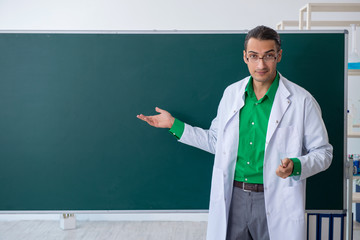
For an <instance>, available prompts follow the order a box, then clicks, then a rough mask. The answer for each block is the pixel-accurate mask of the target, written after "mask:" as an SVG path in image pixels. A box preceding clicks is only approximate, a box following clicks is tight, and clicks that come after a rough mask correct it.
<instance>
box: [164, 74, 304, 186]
mask: <svg viewBox="0 0 360 240" xmlns="http://www.w3.org/2000/svg"><path fill="white" fill-rule="evenodd" d="M279 78H280V77H279V73H277V75H276V78H275V80H274V82H273V83H272V84H271V86H270V88H269V90H268V91H267V93H266V94H265V96H264V97H263V98H261V99H259V100H258V99H257V98H256V95H255V93H254V89H253V85H252V81H253V79H252V77H250V80H249V83H248V85H247V87H246V89H245V103H244V106H243V107H242V108H241V110H240V114H239V146H238V155H237V162H236V168H235V180H237V181H240V182H248V183H263V163H264V152H265V139H266V133H267V125H268V122H269V117H270V112H271V108H272V105H273V102H274V98H275V95H276V91H277V88H278V86H279ZM184 128H185V124H184V123H183V122H182V121H180V120H178V119H175V122H174V124H173V126H172V128H171V129H170V130H169V132H170V133H171V134H172V135H173V136H174V137H176V138H177V139H180V138H181V136H182V134H183V132H184ZM291 160H292V161H293V162H294V170H293V173H292V175H291V176H295V175H300V174H301V163H300V160H299V159H298V158H291ZM279 165H280V159H279Z"/></svg>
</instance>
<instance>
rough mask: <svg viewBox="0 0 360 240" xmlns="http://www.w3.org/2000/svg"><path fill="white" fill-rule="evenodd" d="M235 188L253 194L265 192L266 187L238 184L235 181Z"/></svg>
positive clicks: (254, 184) (253, 184)
mask: <svg viewBox="0 0 360 240" xmlns="http://www.w3.org/2000/svg"><path fill="white" fill-rule="evenodd" d="M234 186H235V187H238V188H241V189H243V190H246V191H251V192H264V185H263V184H256V183H244V182H238V181H235V180H234Z"/></svg>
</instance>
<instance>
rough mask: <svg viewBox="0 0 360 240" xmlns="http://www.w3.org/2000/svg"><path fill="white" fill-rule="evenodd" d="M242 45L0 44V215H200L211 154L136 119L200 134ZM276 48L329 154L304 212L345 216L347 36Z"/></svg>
mask: <svg viewBox="0 0 360 240" xmlns="http://www.w3.org/2000/svg"><path fill="white" fill-rule="evenodd" d="M244 38H245V33H243V32H239V33H221V32H213V33H205V32H204V33H185V32H184V33H157V34H154V33H145V32H144V33H121V34H118V33H115V32H107V33H26V32H24V33H4V32H3V33H0V109H1V111H0V114H1V115H0V116H1V117H0V196H1V200H0V211H62V210H63V211H64V210H73V211H76V210H78V211H80V210H206V209H208V203H209V194H210V180H211V172H212V165H213V155H211V154H209V153H206V152H203V151H201V150H198V149H195V148H193V147H189V146H186V145H183V144H180V143H177V141H176V139H175V138H173V137H172V136H171V135H170V134H169V133H168V132H167V130H165V129H162V130H159V129H155V128H151V127H149V126H148V125H147V124H145V123H144V122H142V121H140V120H138V119H137V118H136V115H137V114H139V113H144V114H154V113H155V111H154V108H155V107H156V106H158V107H161V108H163V109H166V110H168V111H170V112H171V113H172V114H173V115H174V116H175V117H177V118H179V119H181V120H183V121H185V122H187V123H189V124H192V125H196V126H200V127H203V128H208V127H209V126H210V123H211V120H212V119H213V118H214V117H215V114H216V110H217V106H218V103H219V101H220V98H221V96H222V93H223V91H224V89H225V88H226V86H228V85H230V84H231V83H233V82H235V81H238V80H240V79H242V78H244V77H246V76H247V75H248V70H247V67H246V65H245V64H244V63H243V60H242V51H243V42H244ZM281 38H282V40H283V51H284V52H283V60H282V62H281V63H280V64H279V65H278V66H279V71H280V72H281V73H282V74H283V75H284V76H285V77H287V78H288V79H290V80H292V81H293V82H296V83H298V84H299V85H301V86H303V87H304V88H306V89H307V90H309V91H310V92H311V93H312V94H313V95H314V96H315V98H316V99H317V100H318V102H319V103H320V105H321V107H322V111H323V117H324V120H325V124H326V126H327V128H328V132H329V137H330V142H331V143H332V144H333V146H334V160H333V164H332V166H331V167H330V168H329V170H328V171H326V172H323V173H321V174H318V175H316V176H314V177H311V178H310V179H308V185H307V203H306V206H307V209H330V210H342V209H344V207H343V205H344V204H343V191H344V187H343V179H344V176H343V159H344V155H345V153H344V109H345V107H344V106H345V105H344V65H345V63H344V62H345V61H344V58H345V55H344V53H345V33H344V32H331V33H324V32H323V33H316V32H291V33H290V32H282V33H281ZM326 196H331V198H329V197H326Z"/></svg>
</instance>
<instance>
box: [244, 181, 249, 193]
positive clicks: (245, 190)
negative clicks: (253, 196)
mask: <svg viewBox="0 0 360 240" xmlns="http://www.w3.org/2000/svg"><path fill="white" fill-rule="evenodd" d="M242 190H243V191H244V192H251V190H247V189H245V183H244V182H243V186H242Z"/></svg>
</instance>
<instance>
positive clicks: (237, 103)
mask: <svg viewBox="0 0 360 240" xmlns="http://www.w3.org/2000/svg"><path fill="white" fill-rule="evenodd" d="M249 79H250V78H249V77H248V79H247V80H246V81H244V83H243V84H241V85H239V87H238V89H237V90H236V91H235V93H234V94H233V96H232V99H233V104H232V106H231V107H230V108H229V109H228V114H227V116H226V121H225V129H226V127H227V126H228V125H229V123H230V120H232V119H234V116H235V115H237V116H238V114H239V111H240V109H241V108H242V107H243V106H244V104H245V88H246V85H247V83H248V82H249ZM237 119H238V118H237ZM237 125H239V124H237Z"/></svg>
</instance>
